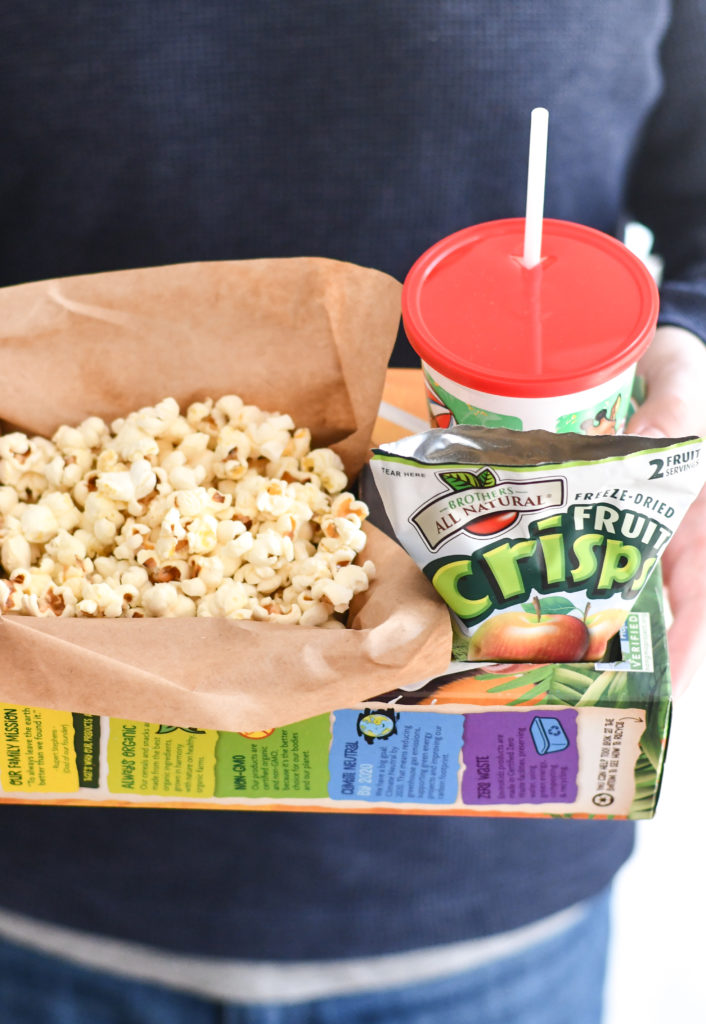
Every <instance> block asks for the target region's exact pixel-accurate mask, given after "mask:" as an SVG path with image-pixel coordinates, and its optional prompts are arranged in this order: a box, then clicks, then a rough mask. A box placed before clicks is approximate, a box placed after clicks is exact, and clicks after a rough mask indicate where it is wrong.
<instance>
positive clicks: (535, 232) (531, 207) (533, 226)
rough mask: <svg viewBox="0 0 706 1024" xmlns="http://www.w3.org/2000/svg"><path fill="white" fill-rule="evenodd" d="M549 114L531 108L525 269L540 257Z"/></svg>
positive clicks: (541, 108)
mask: <svg viewBox="0 0 706 1024" xmlns="http://www.w3.org/2000/svg"><path fill="white" fill-rule="evenodd" d="M548 126H549V111H548V110H546V109H545V108H544V107H535V108H534V110H533V111H532V118H531V121H530V144H529V162H528V167H527V205H526V207H525V251H524V256H523V262H524V264H525V266H526V267H527V268H530V267H536V266H537V264H538V263H539V261H540V260H541V258H542V217H543V216H544V179H545V176H546V170H547V129H548Z"/></svg>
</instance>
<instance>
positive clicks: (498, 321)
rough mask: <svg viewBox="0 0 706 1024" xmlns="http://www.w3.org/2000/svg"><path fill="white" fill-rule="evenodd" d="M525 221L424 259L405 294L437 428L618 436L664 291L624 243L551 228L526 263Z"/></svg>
mask: <svg viewBox="0 0 706 1024" xmlns="http://www.w3.org/2000/svg"><path fill="white" fill-rule="evenodd" d="M524 227H525V221H524V218H521V217H518V218H513V219H508V220H496V221H488V222H486V223H483V224H475V225H473V226H472V227H468V228H465V229H464V230H462V231H457V232H456V233H455V234H453V235H449V236H448V237H447V238H443V239H441V241H439V242H437V243H436V244H435V245H433V246H432V247H431V248H430V249H428V250H427V251H426V252H425V253H423V254H422V255H421V256H420V257H419V259H418V260H417V261H416V263H415V264H414V265H413V267H412V268H411V270H410V271H409V273H408V275H407V277H406V279H405V282H404V288H403V292H402V315H403V321H404V326H405V331H406V333H407V337H408V338H409V340H410V342H411V344H412V347H413V348H414V349H415V351H416V352H417V354H418V355H419V356H420V357H421V360H422V368H423V370H424V376H425V381H426V386H427V398H428V402H429V409H430V418H431V422H432V424H433V425H434V426H441V427H447V426H452V425H453V424H454V423H471V424H477V425H480V426H486V427H509V428H511V429H515V430H533V429H544V430H550V431H553V432H554V433H567V432H569V431H573V432H577V433H583V434H613V433H621V432H622V430H623V428H624V426H625V421H626V418H627V414H628V407H629V400H630V394H631V390H632V385H633V380H634V375H635V366H636V363H637V361H638V359H639V358H640V356H641V355H642V354H643V352H644V351H645V350H646V349H647V347H648V345H649V343H650V341H651V340H652V338H653V336H654V332H655V327H656V323H657V313H658V309H659V298H658V293H657V286H656V285H655V282H654V280H653V278H652V276H651V275H650V273H649V271H648V270H647V268H646V267H645V265H644V264H643V263H642V262H641V261H640V260H639V259H638V258H637V257H636V256H634V255H633V253H631V252H630V251H629V250H628V249H627V248H626V247H625V246H624V245H623V244H622V243H621V242H619V241H617V240H616V239H615V238H612V237H611V236H610V235H606V234H604V233H603V232H600V231H596V230H594V229H593V228H588V227H585V226H584V225H581V224H574V223H571V222H569V221H561V220H551V219H545V220H544V222H543V237H542V258H541V260H540V262H539V263H538V264H537V265H536V266H535V267H532V268H531V269H528V268H527V267H526V266H525V265H524V263H523V259H522V253H523V237H524Z"/></svg>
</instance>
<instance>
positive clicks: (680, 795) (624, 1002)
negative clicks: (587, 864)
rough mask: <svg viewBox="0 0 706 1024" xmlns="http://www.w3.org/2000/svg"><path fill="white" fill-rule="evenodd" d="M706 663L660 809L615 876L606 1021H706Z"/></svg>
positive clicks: (675, 745)
mask: <svg viewBox="0 0 706 1024" xmlns="http://www.w3.org/2000/svg"><path fill="white" fill-rule="evenodd" d="M704 753H706V666H704V670H703V671H702V672H701V674H700V677H699V678H698V679H695V680H694V682H693V683H692V685H691V687H690V688H689V689H688V690H687V692H686V693H685V694H684V696H683V697H681V698H680V699H679V700H678V701H677V702H676V703H675V707H674V716H673V721H672V732H671V736H670V740H669V747H668V749H667V759H666V765H665V772H664V782H663V785H662V792H661V795H660V800H659V804H658V807H657V813H656V816H655V817H654V819H652V820H651V821H645V822H641V823H639V825H638V845H637V852H636V854H635V855H634V857H633V858H632V859H631V860H630V861H629V862H628V863H627V864H626V865H625V867H624V868H623V870H622V871H621V873H620V874H619V876H618V880H617V885H616V900H615V913H614V939H613V947H612V951H611V957H610V973H609V979H608V988H607V1011H606V1020H605V1024H632V1022H634V1021H639V1022H640V1024H665V1022H670V1024H704V1022H706V757H704Z"/></svg>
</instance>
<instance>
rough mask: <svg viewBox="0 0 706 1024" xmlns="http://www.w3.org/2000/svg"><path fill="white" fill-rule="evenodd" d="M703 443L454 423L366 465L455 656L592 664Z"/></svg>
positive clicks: (697, 469)
mask: <svg viewBox="0 0 706 1024" xmlns="http://www.w3.org/2000/svg"><path fill="white" fill-rule="evenodd" d="M702 444H703V442H702V440H701V439H700V438H695V437H688V438H679V439H664V438H659V439H658V438H645V437H630V436H621V437H612V436H607V437H586V436H582V435H579V434H561V435H558V434H551V433H548V432H546V431H541V430H535V431H527V432H519V431H514V430H506V429H488V428H485V427H471V426H457V427H455V428H453V429H450V430H429V431H426V432H424V433H422V434H417V435H415V436H412V437H406V438H404V439H402V440H401V441H398V442H395V443H392V444H386V445H384V446H383V447H381V448H379V449H376V450H375V452H374V454H373V459H372V463H371V468H372V471H373V476H374V479H375V483H376V485H377V487H378V490H379V491H380V495H381V497H382V500H383V503H384V506H385V510H386V512H387V515H388V517H389V519H390V522H391V524H392V526H393V529H394V531H395V534H396V536H397V538H398V540H399V541H400V543H401V544H402V546H403V547H404V548H405V549H406V550H407V552H408V553H409V554H410V555H411V556H412V558H414V560H415V561H416V562H417V564H418V565H419V566H420V568H421V569H423V571H424V572H425V574H426V575H427V577H428V578H429V579H430V580H431V582H432V583H433V585H434V587H435V588H436V590H437V591H438V593H439V594H440V595H441V597H442V598H443V599H444V601H445V602H446V604H447V605H448V607H449V609H450V610H451V617H452V623H453V628H454V659H455V660H458V661H476V662H477V661H482V662H493V661H494V662H513V661H517V662H581V661H588V662H596V661H600V660H601V658H602V657H603V655H604V653H605V650H606V645H607V643H608V641H609V640H610V638H611V637H612V636H613V635H614V634H615V633H617V632H618V631H619V629H620V627H621V625H622V623H623V622H624V620H625V618H626V616H627V614H628V612H629V610H630V608H631V607H632V605H633V603H634V602H635V600H636V598H637V596H638V594H639V593H640V591H641V590H642V588H643V587H644V585H645V583H646V581H647V580H648V578H649V576H650V574H651V573H652V571H653V570H654V568H655V566H656V565H657V564H658V562H659V559H660V558H661V556H662V553H663V552H664V550H665V548H666V546H667V544H668V543H669V540H670V538H671V537H672V534H673V533H674V531H675V530H676V529H677V527H678V526H679V523H680V522H681V520H682V518H683V516H684V514H685V513H686V511H687V509H688V508H689V505H690V504H691V502H692V501H693V500H694V498H695V497H696V495H697V494H698V492H699V490H700V489H701V487H702V485H703V483H704V476H705V469H704V460H703V458H702V454H701V452H702Z"/></svg>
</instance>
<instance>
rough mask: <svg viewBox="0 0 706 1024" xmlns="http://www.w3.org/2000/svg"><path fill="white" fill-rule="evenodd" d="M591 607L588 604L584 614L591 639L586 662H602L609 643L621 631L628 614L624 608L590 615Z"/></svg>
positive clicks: (605, 610)
mask: <svg viewBox="0 0 706 1024" xmlns="http://www.w3.org/2000/svg"><path fill="white" fill-rule="evenodd" d="M590 607H591V605H590V604H587V605H586V611H585V612H584V622H585V623H586V628H587V629H588V634H589V637H590V642H589V645H588V650H587V651H586V654H585V659H584V660H585V661H600V660H601V658H603V657H604V655H605V652H606V648H607V646H608V641H609V640H610V639H611V638H612V637H614V636H615V634H616V633H617V632H618V631H619V630H620V628H621V627H622V625H623V623H624V622H625V620H626V618H627V617H628V613H627V611H626V610H625V609H624V608H604V609H603V610H602V611H600V612H596V613H595V615H589V614H588V610H589V608H590Z"/></svg>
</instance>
